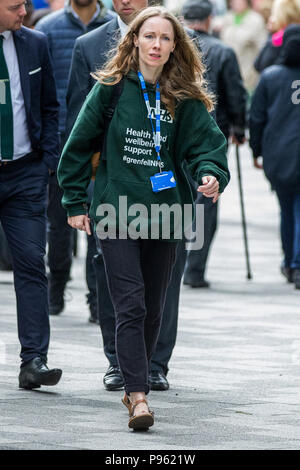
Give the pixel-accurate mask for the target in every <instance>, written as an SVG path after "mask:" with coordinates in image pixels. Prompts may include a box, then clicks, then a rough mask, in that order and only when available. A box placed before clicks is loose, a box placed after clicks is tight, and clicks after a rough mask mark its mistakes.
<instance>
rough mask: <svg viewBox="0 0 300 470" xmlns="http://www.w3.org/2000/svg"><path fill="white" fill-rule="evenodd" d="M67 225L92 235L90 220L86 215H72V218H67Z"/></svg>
mask: <svg viewBox="0 0 300 470" xmlns="http://www.w3.org/2000/svg"><path fill="white" fill-rule="evenodd" d="M68 224H69V225H71V227H73V228H76V229H77V230H83V231H85V232H86V233H87V234H88V235H92V232H91V226H90V219H89V218H88V216H87V215H74V216H73V217H68Z"/></svg>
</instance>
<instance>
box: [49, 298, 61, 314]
mask: <svg viewBox="0 0 300 470" xmlns="http://www.w3.org/2000/svg"><path fill="white" fill-rule="evenodd" d="M64 308H65V302H64V300H63V301H62V302H61V303H59V304H51V303H50V304H49V315H59V314H60V313H61V312H62V311H63V309H64Z"/></svg>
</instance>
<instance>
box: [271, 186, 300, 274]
mask: <svg viewBox="0 0 300 470" xmlns="http://www.w3.org/2000/svg"><path fill="white" fill-rule="evenodd" d="M276 194H277V197H278V200H279V204H280V209H281V223H280V232H281V243H282V249H283V253H284V266H285V267H287V268H292V269H300V193H287V192H283V191H277V190H276Z"/></svg>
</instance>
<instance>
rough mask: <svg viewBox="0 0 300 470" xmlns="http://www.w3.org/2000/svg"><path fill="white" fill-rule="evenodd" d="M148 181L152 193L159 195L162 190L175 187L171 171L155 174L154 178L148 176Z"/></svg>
mask: <svg viewBox="0 0 300 470" xmlns="http://www.w3.org/2000/svg"><path fill="white" fill-rule="evenodd" d="M150 181H151V184H152V190H153V192H154V193H159V192H160V191H163V190H164V189H170V188H175V187H176V181H175V178H174V175H173V171H163V172H162V173H156V174H155V175H154V176H150Z"/></svg>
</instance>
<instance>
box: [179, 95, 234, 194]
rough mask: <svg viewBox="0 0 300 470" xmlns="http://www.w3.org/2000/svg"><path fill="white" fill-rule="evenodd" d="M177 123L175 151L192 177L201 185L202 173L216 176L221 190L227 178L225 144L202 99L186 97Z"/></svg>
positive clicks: (228, 175) (228, 177)
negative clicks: (187, 98) (183, 160)
mask: <svg viewBox="0 0 300 470" xmlns="http://www.w3.org/2000/svg"><path fill="white" fill-rule="evenodd" d="M177 123H178V124H177V130H176V132H177V135H176V150H175V151H176V152H180V153H181V156H182V158H183V159H185V160H186V161H187V168H188V171H189V172H190V174H191V176H192V178H193V179H194V180H195V181H197V183H198V184H200V185H201V184H202V177H203V176H207V175H212V176H215V177H216V178H217V180H218V181H219V184H220V192H223V191H224V189H225V187H226V186H227V184H228V182H229V179H230V173H229V170H228V165H227V155H226V154H227V143H226V139H225V137H224V135H223V134H222V132H221V131H220V129H219V127H218V126H217V124H216V122H215V120H214V119H213V118H212V117H211V116H210V115H209V113H208V112H207V110H206V108H205V106H204V105H203V103H202V102H201V101H199V100H187V101H185V102H184V103H183V105H182V106H181V112H180V113H179V115H178V117H177Z"/></svg>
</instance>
